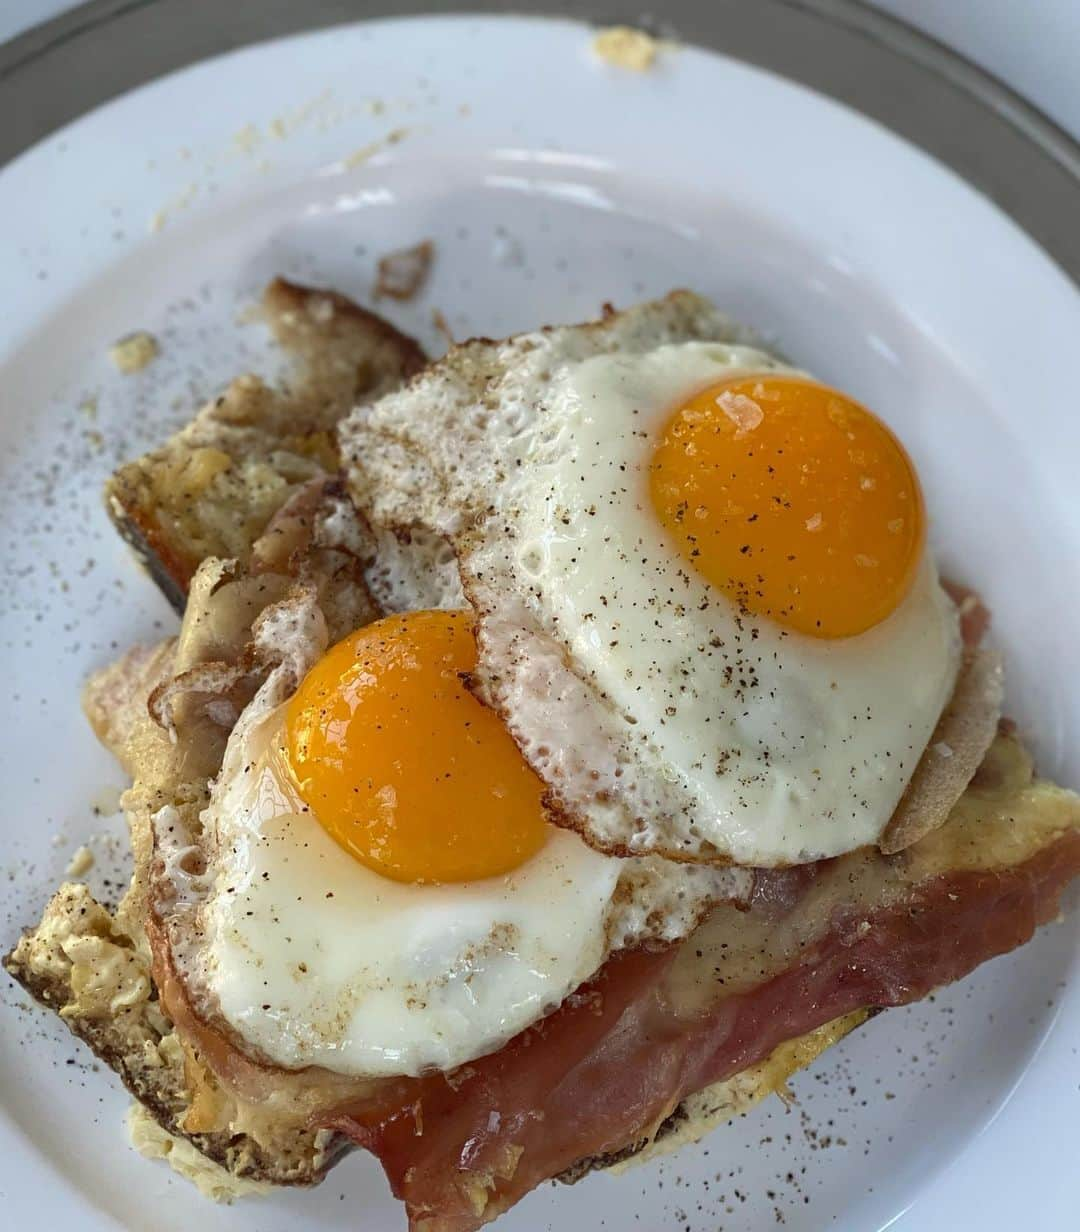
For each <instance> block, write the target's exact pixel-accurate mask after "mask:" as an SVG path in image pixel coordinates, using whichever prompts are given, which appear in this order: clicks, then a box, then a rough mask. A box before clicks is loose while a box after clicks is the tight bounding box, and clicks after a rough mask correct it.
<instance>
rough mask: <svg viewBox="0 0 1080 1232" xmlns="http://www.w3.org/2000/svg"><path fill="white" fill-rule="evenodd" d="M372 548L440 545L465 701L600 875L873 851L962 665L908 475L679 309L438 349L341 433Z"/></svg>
mask: <svg viewBox="0 0 1080 1232" xmlns="http://www.w3.org/2000/svg"><path fill="white" fill-rule="evenodd" d="M342 436H343V443H344V447H345V451H346V454H347V456H348V458H349V460H350V483H351V486H352V489H353V492H354V494H355V496H356V498H357V500H358V503H359V504H360V505H361V507H362V508H364V509H365V511H366V512H368V514H369V516H370V517H371V518H372V520H373V522H374V523H375V524H376V525H380V526H383V527H395V526H396V527H398V528H405V527H408V526H411V525H417V524H419V525H421V526H423V527H425V528H426V529H427V530H428V531H430V532H437V533H439V534H442V535H445V536H446V537H447V539H448V540H449V541H450V542H451V543H452V545H453V547H454V550H455V553H456V555H457V558H458V565H459V568H460V573H461V580H462V583H463V586H464V590H465V593H466V594H467V596H468V598H469V600H470V603H471V604H472V606H473V608H474V610H475V612H476V616H477V638H478V643H479V658H478V664H477V668H476V670H475V671H474V672H473V673H472V682H473V687H474V688H475V689H476V690H477V692H478V694H479V696H480V697H482V698H483V699H484V700H485V701H486V702H487V703H488V704H490V705H491V706H492V707H493V708H494V709H495V710H496V711H497V712H498V714H500V715H501V716H502V718H503V719H504V721H505V723H506V726H507V728H508V730H509V731H510V732H511V734H512V735H513V738H514V740H515V742H516V743H517V745H518V747H519V748H520V749H521V751H522V754H523V755H524V758H525V760H526V761H527V762H528V763H529V765H530V766H531V767H532V768H533V770H534V771H535V772H536V774H537V775H538V776H539V777H540V778H541V779H542V780H543V782H544V784H545V786H546V788H547V795H546V797H545V798H546V800H547V801H548V803H549V805H551V807H553V808H554V809H555V810H556V812H557V814H558V819H559V821H560V823H561V824H563V825H564V826H566V827H568V828H572V829H576V830H579V831H580V832H581V833H582V834H583V835H584V836H585V837H586V838H587V839H588V841H589V843H590V844H591V845H593V846H594V847H596V848H598V849H600V850H603V851H606V852H609V853H620V854H630V853H643V852H650V853H659V854H662V855H664V856H666V857H668V858H671V859H676V860H685V861H692V862H702V863H724V862H734V863H736V864H740V865H760V866H771V865H784V864H792V863H801V862H807V861H811V860H815V859H819V858H824V857H830V856H836V855H840V854H842V853H844V852H847V851H850V850H853V849H854V848H857V847H860V846H862V845H865V844H869V843H874V842H876V841H877V840H878V838H879V837H880V836H881V834H882V831H883V830H884V828H885V826H886V825H887V823H888V821H889V818H890V816H891V815H892V813H893V811H894V809H895V807H896V804H897V802H898V800H899V799H900V796H901V794H902V793H903V791H904V788H905V786H906V784H907V782H908V781H909V779H910V778H911V775H912V773H913V772H914V770H915V766H916V764H917V763H918V761H919V759H920V756H921V755H922V753H923V750H924V749H925V748H926V745H927V742H928V740H929V738H930V735H931V733H932V731H933V729H934V726H935V723H936V722H937V720H938V717H939V716H940V714H941V712H942V709H943V707H944V706H945V704H946V702H947V700H948V699H949V697H950V695H951V693H952V690H953V686H954V683H955V680H956V676H957V672H958V668H959V663H960V636H959V624H958V618H957V613H956V611H955V608H954V606H953V604H952V603H951V601H950V600H949V598H948V597H947V596H946V594H945V593H944V591H943V590H942V588H941V586H940V584H939V581H938V576H937V572H936V568H935V564H934V561H933V559H932V556H931V554H930V553H929V551H928V550H927V548H926V515H925V510H924V505H923V499H922V494H921V491H920V488H919V482H918V478H917V476H916V474H915V470H914V468H913V466H912V463H911V461H910V459H909V458H908V456H907V454H906V453H905V451H904V449H903V447H902V446H901V444H900V443H899V441H898V440H897V438H896V437H895V436H894V435H893V433H892V432H891V431H890V430H889V428H888V427H887V426H886V425H885V424H884V423H883V422H882V421H881V420H880V419H878V418H877V417H876V416H875V415H873V414H872V413H871V412H870V411H868V410H867V409H865V408H864V407H862V406H860V405H859V404H858V403H856V402H854V401H853V400H852V399H850V398H848V397H847V396H846V395H844V394H842V393H840V392H839V391H836V390H832V389H829V388H827V387H825V386H823V385H821V384H820V383H819V382H817V381H815V380H813V379H812V378H811V377H809V376H807V375H806V374H805V373H802V372H799V371H797V370H795V369H793V368H791V367H789V366H787V365H785V364H783V363H781V362H780V361H779V360H778V359H776V358H775V357H774V356H772V355H770V354H768V353H767V352H765V351H763V350H761V349H760V348H757V347H754V346H751V345H747V342H746V339H745V337H744V336H743V335H741V334H740V332H739V331H738V330H737V329H736V328H735V327H733V326H732V325H731V323H730V322H728V321H727V320H726V319H725V318H723V317H721V316H720V315H719V314H717V313H716V312H715V311H714V310H713V309H712V308H711V306H710V305H708V304H707V303H706V302H705V301H703V300H701V299H700V298H699V297H696V296H693V295H690V294H688V293H685V292H683V293H676V294H674V295H672V296H669V297H668V298H667V299H666V300H662V301H658V302H656V303H652V304H646V305H642V306H640V307H639V308H636V309H631V310H630V311H628V312H625V313H622V314H609V315H608V316H607V317H605V319H604V320H603V321H601V322H598V323H593V324H590V325H584V326H577V327H567V328H561V329H552V330H547V331H543V332H541V333H537V334H530V335H524V336H521V337H518V338H515V339H511V340H509V341H507V342H505V343H489V342H485V341H479V342H474V343H469V344H466V345H464V346H462V347H458V348H455V349H454V350H452V351H451V352H450V354H449V355H448V356H447V357H446V358H445V359H444V360H442V361H440V362H439V363H437V364H434V365H432V366H431V367H430V368H429V369H428V370H426V371H425V372H424V373H422V374H420V375H419V376H418V377H417V378H415V379H414V380H413V381H412V382H411V383H410V384H409V385H408V386H407V387H405V388H404V389H402V390H400V391H397V392H395V393H392V394H390V395H388V396H387V397H385V398H383V399H382V400H381V401H379V402H377V403H376V404H374V405H373V406H370V407H365V408H359V409H358V410H356V411H355V412H354V413H353V415H352V417H351V418H350V420H349V421H348V423H347V424H346V426H345V429H344V431H343V434H342Z"/></svg>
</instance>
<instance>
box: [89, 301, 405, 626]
mask: <svg viewBox="0 0 1080 1232" xmlns="http://www.w3.org/2000/svg"><path fill="white" fill-rule="evenodd" d="M262 312H263V315H264V316H265V318H266V320H267V321H268V323H269V325H270V327H271V329H272V330H273V333H274V336H275V337H276V338H277V340H278V342H279V343H280V345H281V346H282V347H284V348H285V350H286V351H287V352H288V354H289V356H290V358H291V360H292V362H293V368H294V376H293V379H292V380H291V382H290V384H288V385H286V386H282V387H280V388H273V387H271V386H269V385H267V384H265V383H264V382H263V381H262V380H261V379H260V378H259V377H257V376H251V375H248V376H241V377H238V378H237V379H236V380H234V381H233V382H232V383H231V384H230V385H229V387H228V388H227V389H226V390H225V392H224V393H222V394H221V395H220V396H219V397H217V398H215V399H214V400H213V401H212V402H210V403H209V404H208V405H207V406H205V407H203V409H202V410H201V411H200V412H199V413H198V414H197V415H196V417H195V419H194V420H193V421H192V422H191V423H190V424H188V426H187V427H185V428H184V429H182V430H181V431H180V432H178V433H177V434H176V435H175V436H173V437H171V438H170V439H169V440H168V441H166V442H165V444H164V445H162V446H161V447H160V448H158V449H155V450H153V451H152V452H150V453H148V454H145V455H144V456H143V457H141V458H139V459H137V460H136V461H134V462H128V463H126V464H125V465H124V466H122V467H120V469H119V470H118V471H117V472H116V473H115V474H114V475H113V476H112V478H111V479H110V480H109V482H108V484H107V485H106V489H105V502H106V506H107V508H108V512H109V516H110V517H111V518H112V520H113V522H114V523H115V524H116V527H117V529H118V530H119V532H120V534H121V535H122V536H123V538H124V539H125V540H126V541H127V542H128V543H129V544H130V545H131V547H132V548H133V549H134V551H135V553H136V555H137V556H138V557H139V559H140V560H141V561H142V562H143V564H144V565H145V566H146V568H147V569H148V571H149V573H150V576H151V577H152V578H153V579H154V581H155V582H156V583H157V585H158V586H159V587H160V588H161V590H162V592H163V593H164V594H165V595H166V597H167V598H168V599H169V601H170V603H172V605H173V606H174V607H175V608H176V610H177V611H178V612H182V611H183V609H184V603H185V596H186V594H187V590H188V586H189V585H190V583H191V579H192V577H193V576H194V574H195V570H196V569H197V568H198V566H199V563H200V562H201V561H202V560H203V559H204V558H205V557H207V556H219V557H223V558H225V557H228V558H233V559H236V560H239V561H240V562H241V563H245V562H246V561H247V559H248V557H249V555H250V551H251V545H252V543H253V542H254V541H255V540H256V539H257V538H258V537H259V536H260V535H261V534H262V532H263V530H264V529H265V527H266V525H267V523H268V522H269V521H270V519H271V518H272V517H273V515H274V514H275V513H276V512H277V510H278V509H279V508H280V507H281V506H282V504H284V502H285V501H286V500H288V499H289V497H290V496H291V495H292V494H293V493H294V492H295V491H296V490H297V488H298V487H300V486H301V485H303V484H305V483H307V482H309V481H311V480H313V479H315V478H318V477H319V476H323V475H327V474H333V473H335V472H336V471H337V468H338V456H337V443H336V439H335V428H336V426H337V424H338V422H339V420H340V419H341V418H342V417H343V416H344V415H345V414H346V413H347V412H348V411H349V410H350V409H351V408H352V407H353V406H354V405H355V404H356V403H357V402H363V401H368V400H372V399H375V398H378V397H380V396H381V395H382V394H384V393H386V392H388V391H389V390H391V389H393V388H395V387H396V386H397V385H398V384H400V383H401V382H402V381H404V380H405V379H407V378H408V377H409V376H411V375H412V374H413V373H414V372H416V371H418V370H419V369H420V368H421V367H423V365H424V363H425V362H426V361H425V356H424V353H423V351H422V350H421V349H420V347H419V346H418V345H417V344H416V343H415V342H414V341H413V340H412V339H411V338H409V337H407V336H406V335H405V334H402V333H401V332H400V331H398V330H397V329H395V328H394V327H393V326H392V325H390V324H389V323H388V322H386V321H384V320H383V319H382V318H381V317H379V316H376V315H375V314H374V313H371V312H368V311H366V310H365V309H364V308H361V307H360V306H359V305H357V304H355V303H353V302H352V301H351V300H349V299H346V297H345V296H343V295H339V294H337V293H336V292H334V291H322V290H316V289H313V288H309V287H302V286H298V285H296V284H295V283H291V282H286V281H285V280H284V279H282V278H277V279H275V280H274V281H273V282H271V283H270V285H269V286H268V287H267V288H266V290H265V292H264V293H263V297H262Z"/></svg>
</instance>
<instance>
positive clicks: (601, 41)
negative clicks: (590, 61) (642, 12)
mask: <svg viewBox="0 0 1080 1232" xmlns="http://www.w3.org/2000/svg"><path fill="white" fill-rule="evenodd" d="M592 49H593V54H594V55H595V56H596V57H597V58H598V59H600V60H603V61H604V63H605V64H611V65H613V66H614V67H615V68H627V69H630V70H631V71H632V72H635V73H644V72H645V71H646V70H647V69H650V68H652V66H653V62H654V61H655V60H656V53H657V51H658V50H659V45H658V43H657V41H656V39H654V38H653V37H652V35H651V34H646V33H645V32H644V31H643V30H634V29H632V28H631V27H630V26H611V27H610V28H609V29H607V30H601V31H600V32H599V34H597V36H596V37H595V38H594V39H593V44H592Z"/></svg>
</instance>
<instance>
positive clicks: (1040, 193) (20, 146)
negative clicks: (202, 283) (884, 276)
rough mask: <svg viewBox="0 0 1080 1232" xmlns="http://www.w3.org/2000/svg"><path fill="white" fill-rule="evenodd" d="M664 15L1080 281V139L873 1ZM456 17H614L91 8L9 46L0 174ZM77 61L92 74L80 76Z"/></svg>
mask: <svg viewBox="0 0 1080 1232" xmlns="http://www.w3.org/2000/svg"><path fill="white" fill-rule="evenodd" d="M403 9H404V10H405V11H403ZM662 12H663V16H662V18H660V19H656V18H651V17H636V18H630V19H629V24H632V25H636V26H639V27H641V28H644V29H647V30H649V31H650V32H652V33H655V34H657V35H660V36H662V37H668V38H672V39H674V40H675V41H677V42H681V43H685V44H689V45H696V46H700V47H703V48H705V49H707V50H711V51H716V52H720V53H721V54H724V55H727V56H731V57H733V58H735V59H739V60H743V61H745V62H747V63H749V64H752V65H755V66H756V67H759V68H765V69H767V70H769V71H772V72H775V73H778V74H779V75H780V76H782V77H785V78H787V79H788V80H791V81H794V82H796V83H797V84H799V85H803V86H808V87H809V88H811V89H813V90H816V91H817V92H818V93H821V94H824V95H826V96H827V97H830V98H832V99H834V100H836V101H839V102H841V103H844V104H846V105H847V106H850V107H853V108H854V109H855V110H856V111H858V112H860V113H861V114H862V115H864V116H867V117H869V118H870V119H872V120H875V121H877V122H878V123H881V124H883V125H884V126H885V127H886V128H888V129H890V130H891V131H892V132H893V133H895V134H897V135H899V136H900V137H902V138H904V139H905V140H908V141H910V142H911V143H912V144H914V145H915V146H917V147H918V148H919V149H921V150H922V151H923V152H925V153H928V154H930V155H931V156H932V157H934V158H937V159H938V160H939V161H941V162H943V163H945V165H946V166H948V167H949V168H950V169H951V170H953V171H954V172H956V173H957V174H959V175H960V176H961V177H962V178H963V179H965V180H966V181H967V182H968V183H969V184H971V185H973V186H974V187H975V188H976V189H977V190H978V191H980V192H981V193H983V194H984V195H985V196H987V197H989V198H990V199H991V200H992V201H993V202H995V204H997V205H998V206H999V207H1000V208H1002V209H1003V210H1004V211H1005V212H1006V213H1007V214H1008V215H1009V216H1010V217H1011V218H1012V219H1013V221H1015V222H1017V223H1018V224H1019V225H1020V226H1021V227H1022V228H1023V229H1024V230H1025V231H1026V232H1027V233H1028V234H1029V235H1030V236H1031V237H1032V238H1033V239H1034V240H1035V241H1036V242H1037V243H1038V244H1039V245H1040V246H1041V247H1042V248H1043V249H1044V250H1045V251H1046V252H1047V253H1048V254H1049V255H1050V256H1051V257H1052V258H1053V259H1054V261H1055V262H1056V263H1057V264H1058V265H1059V266H1060V267H1061V268H1062V269H1063V270H1064V271H1066V273H1067V274H1068V275H1069V277H1070V278H1071V279H1072V280H1073V282H1074V283H1075V284H1077V285H1078V286H1080V230H1078V229H1077V228H1076V227H1075V223H1074V220H1075V218H1076V217H1077V216H1078V215H1080V141H1077V140H1075V139H1074V138H1073V137H1072V136H1071V135H1070V134H1069V133H1067V132H1066V131H1065V130H1064V129H1063V128H1062V127H1060V126H1059V125H1058V124H1057V123H1055V122H1054V121H1053V120H1052V119H1050V118H1049V117H1048V116H1047V115H1045V113H1043V112H1042V111H1041V110H1040V109H1039V108H1038V107H1036V106H1035V105H1034V104H1032V103H1030V102H1028V101H1027V100H1026V99H1024V98H1023V97H1022V96H1021V95H1019V94H1018V93H1016V92H1015V91H1014V90H1012V89H1011V88H1010V87H1008V86H1006V85H1005V84H1004V83H1003V82H1002V81H1001V80H1000V79H998V78H997V77H995V76H994V75H993V74H992V73H990V72H987V71H986V70H984V69H982V68H981V67H979V66H978V65H976V64H975V63H974V62H972V61H970V60H968V59H966V58H965V57H964V56H963V55H961V54H960V53H959V52H956V51H954V50H953V49H951V48H949V47H947V46H946V45H945V44H943V43H941V42H939V41H938V40H936V39H934V38H933V37H931V36H930V35H927V34H924V33H922V32H921V31H919V30H917V29H916V28H915V27H913V26H910V25H908V24H907V23H905V22H903V21H901V20H900V19H898V18H896V17H893V16H892V15H891V14H888V13H885V12H883V11H881V10H878V9H875V8H872V7H870V6H869V5H868V4H867V3H865V0H713V3H711V4H709V5H702V4H700V3H699V2H698V0H667V2H666V3H665V5H664V8H663V10H662ZM450 15H458V16H462V17H476V16H492V15H501V16H506V17H509V18H511V19H512V18H513V17H516V16H522V17H529V18H533V19H535V18H555V19H563V20H567V19H573V20H577V21H579V22H583V23H585V24H591V25H598V26H602V25H610V24H612V23H613V21H614V20H617V19H615V18H613V17H612V15H611V14H610V12H608V13H600V12H598V11H597V10H594V9H593V8H592V7H591V3H590V4H589V5H587V6H582V5H581V3H580V0H541V3H539V4H534V3H531V0H510V2H509V3H506V2H502V0H466V2H465V3H461V2H460V0H410V2H409V3H407V4H406V5H402V4H401V3H395V2H394V0H307V2H306V3H305V4H304V5H303V6H299V5H295V4H290V3H289V0H236V2H235V3H233V4H230V5H228V6H221V5H218V4H216V3H214V2H213V0H87V2H86V3H83V4H81V5H79V6H77V7H76V8H74V9H72V10H69V11H68V12H67V13H63V14H61V15H60V16H58V17H55V18H53V19H51V20H50V21H47V22H44V23H43V24H41V25H40V26H36V27H34V28H32V29H31V30H29V31H27V32H26V33H24V34H22V35H19V36H18V37H16V38H15V39H13V40H11V41H10V42H9V43H7V44H5V45H3V46H0V110H3V111H4V114H6V115H7V116H8V117H9V121H10V122H9V123H8V124H7V125H5V127H4V130H3V131H2V132H0V165H3V164H4V163H6V162H8V161H10V160H11V159H13V158H14V157H16V156H17V155H18V154H20V153H22V152H23V151H24V150H26V149H29V148H30V147H31V146H33V145H35V144H36V143H37V142H39V141H40V140H42V139H43V138H44V137H46V136H48V135H49V134H50V133H52V132H55V131H56V130H57V129H58V128H60V127H62V126H63V125H64V124H67V123H69V122H70V121H72V120H74V119H77V118H78V117H79V116H81V115H84V114H86V113H87V112H88V111H90V110H92V109H93V108H95V107H97V106H99V105H101V104H102V103H104V102H106V101H108V100H110V99H112V98H115V97H118V96H119V95H121V94H123V93H126V92H127V91H128V90H131V89H134V88H135V87H137V86H140V85H144V84H146V83H147V82H149V81H152V80H155V79H157V78H159V77H161V76H163V75H165V74H167V73H170V72H173V71H176V70H177V69H181V68H184V67H187V66H189V65H191V64H193V63H196V62H198V61H200V60H203V59H206V58H209V57H210V56H214V55H217V54H220V53H222V52H228V51H235V50H238V49H240V48H242V47H246V46H250V45H252V44H255V43H259V42H263V41H267V40H270V39H274V38H280V37H285V36H288V35H293V34H299V33H302V32H307V31H314V30H318V29H327V28H330V27H333V26H338V25H345V24H353V23H356V22H361V21H371V20H377V19H379V18H388V17H389V18H403V17H405V18H415V19H417V20H423V19H424V18H425V17H431V16H450ZM623 20H627V19H625V18H624V19H623ZM778 36H779V37H778ZM79 62H81V63H83V64H85V63H87V62H92V63H94V65H95V72H94V74H93V75H92V76H91V75H88V74H86V73H85V72H82V73H80V72H73V71H72V67H73V66H74V65H76V64H77V63H79ZM898 87H899V90H898Z"/></svg>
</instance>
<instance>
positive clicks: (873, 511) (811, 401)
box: [649, 375, 926, 638]
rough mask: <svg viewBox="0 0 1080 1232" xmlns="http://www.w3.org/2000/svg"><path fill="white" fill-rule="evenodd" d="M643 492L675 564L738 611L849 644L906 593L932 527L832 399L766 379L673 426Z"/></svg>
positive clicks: (701, 405) (726, 387)
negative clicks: (672, 548)
mask: <svg viewBox="0 0 1080 1232" xmlns="http://www.w3.org/2000/svg"><path fill="white" fill-rule="evenodd" d="M649 482H650V491H651V496H652V502H653V507H654V509H655V510H656V514H657V517H658V518H659V519H660V522H661V523H662V524H663V526H664V527H665V528H666V529H667V531H668V532H669V533H670V534H671V535H672V537H673V538H674V540H675V542H676V543H677V544H678V546H679V548H680V549H681V550H682V552H683V554H684V555H685V556H686V557H687V558H688V559H689V560H690V561H691V562H692V564H693V565H694V567H695V569H697V570H698V572H699V573H701V574H702V575H703V576H704V577H705V578H706V579H707V580H708V581H709V582H710V583H712V584H713V585H714V586H716V587H717V588H719V589H720V590H722V591H723V592H724V593H725V594H727V595H728V596H729V597H730V598H731V599H733V600H734V601H735V602H736V603H737V604H738V606H739V607H740V609H741V610H742V611H743V612H746V613H750V614H752V615H760V616H766V617H769V618H770V619H771V620H773V621H775V622H776V623H778V624H780V625H782V626H785V627H787V628H791V629H796V630H798V631H799V632H800V633H805V634H809V635H810V636H812V637H820V638H840V637H850V636H852V635H854V634H857V633H862V632H864V631H865V630H867V629H870V628H872V627H873V626H874V625H876V624H878V623H879V622H880V621H882V620H884V619H885V618H886V617H887V616H888V615H889V614H890V613H891V612H892V611H894V610H895V608H896V607H897V606H898V605H899V604H900V602H901V601H902V600H903V598H904V596H905V595H906V594H907V592H908V590H909V589H910V587H911V584H912V581H913V579H914V576H915V571H916V568H917V566H918V562H919V558H920V555H921V552H922V546H923V540H924V537H925V521H926V517H925V512H924V508H923V499H922V492H921V490H920V488H919V480H918V477H917V476H916V474H915V469H914V467H913V466H912V463H911V460H910V458H909V457H908V456H907V454H906V453H905V452H904V448H903V446H902V445H901V444H900V442H899V441H898V440H897V439H896V437H895V436H893V434H892V432H890V431H889V429H888V428H887V427H886V426H885V425H884V424H883V423H882V422H881V420H880V419H878V418H877V417H876V416H875V415H872V414H871V413H870V412H869V411H868V410H867V409H866V408H865V407H863V406H860V405H859V404H858V403H857V402H853V401H852V400H851V399H850V398H848V397H846V396H845V395H844V394H841V393H837V391H836V390H834V389H829V388H828V387H827V386H824V385H819V384H817V383H816V382H813V381H809V380H805V379H803V378H800V377H792V376H774V375H762V376H756V377H748V378H742V379H738V380H733V381H727V382H724V383H722V384H718V385H713V386H710V387H709V388H708V389H704V390H702V391H701V392H700V393H698V394H696V395H695V396H694V397H693V398H691V399H690V400H689V401H688V402H686V403H684V404H683V405H681V406H679V407H677V408H676V410H675V412H674V414H672V416H671V417H670V419H669V420H668V422H667V424H666V426H665V428H664V430H663V433H662V436H661V439H660V441H659V443H658V445H657V447H656V450H655V453H654V454H653V458H652V464H651V467H650V474H649Z"/></svg>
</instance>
